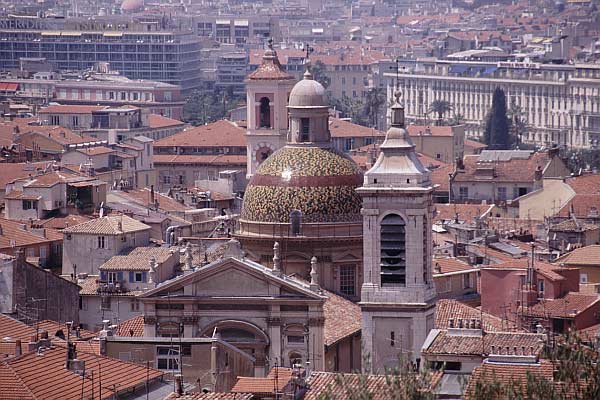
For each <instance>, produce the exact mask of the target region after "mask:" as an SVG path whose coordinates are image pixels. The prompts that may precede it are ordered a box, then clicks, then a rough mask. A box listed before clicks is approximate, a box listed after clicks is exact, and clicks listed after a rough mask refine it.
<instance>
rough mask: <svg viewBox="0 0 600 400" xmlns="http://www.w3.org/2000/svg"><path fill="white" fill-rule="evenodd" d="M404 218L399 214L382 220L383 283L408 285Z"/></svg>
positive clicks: (381, 263) (381, 264) (381, 262)
mask: <svg viewBox="0 0 600 400" xmlns="http://www.w3.org/2000/svg"><path fill="white" fill-rule="evenodd" d="M405 232H406V231H405V223H404V219H403V218H402V217H401V216H399V215H397V214H389V215H386V216H385V217H384V218H383V220H382V221H381V261H380V266H381V285H382V286H386V285H388V286H398V285H401V286H405V285H406V242H405V240H406V233H405Z"/></svg>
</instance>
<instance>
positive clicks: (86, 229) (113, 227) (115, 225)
mask: <svg viewBox="0 0 600 400" xmlns="http://www.w3.org/2000/svg"><path fill="white" fill-rule="evenodd" d="M147 229H150V227H149V226H148V225H146V224H143V223H141V222H139V221H137V220H135V219H133V218H130V217H128V216H126V215H120V216H114V217H113V216H107V217H102V218H96V219H93V220H91V221H88V222H84V223H82V224H78V225H74V226H70V227H68V228H65V229H63V232H64V233H88V234H94V235H95V234H100V235H120V234H123V233H131V232H139V231H144V230H147Z"/></svg>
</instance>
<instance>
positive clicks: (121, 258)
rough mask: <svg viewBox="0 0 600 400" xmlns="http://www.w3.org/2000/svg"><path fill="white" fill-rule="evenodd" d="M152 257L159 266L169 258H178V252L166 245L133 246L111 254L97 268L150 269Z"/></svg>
mask: <svg viewBox="0 0 600 400" xmlns="http://www.w3.org/2000/svg"><path fill="white" fill-rule="evenodd" d="M152 257H154V258H155V259H156V263H157V265H159V266H160V264H163V263H164V262H166V261H167V260H169V258H174V259H179V254H176V253H174V252H172V251H171V249H170V248H167V247H135V248H133V249H131V250H128V251H126V252H124V253H123V254H120V255H117V256H112V257H111V258H109V259H108V260H107V261H106V262H104V263H103V264H102V265H100V266H99V267H98V269H99V270H100V271H113V270H114V271H150V259H151V258H152Z"/></svg>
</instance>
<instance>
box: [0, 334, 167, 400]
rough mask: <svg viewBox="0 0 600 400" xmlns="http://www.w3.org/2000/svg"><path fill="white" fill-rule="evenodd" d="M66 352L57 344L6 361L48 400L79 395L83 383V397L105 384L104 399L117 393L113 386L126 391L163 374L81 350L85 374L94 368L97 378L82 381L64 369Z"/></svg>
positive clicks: (73, 373)
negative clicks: (40, 351) (40, 352)
mask: <svg viewBox="0 0 600 400" xmlns="http://www.w3.org/2000/svg"><path fill="white" fill-rule="evenodd" d="M66 354H67V350H66V348H65V347H63V346H62V345H55V346H54V347H52V348H49V349H45V350H43V351H42V354H41V355H38V353H37V352H32V353H27V354H24V355H23V356H21V357H17V358H13V359H10V360H8V361H6V364H7V365H8V366H9V367H10V368H11V369H12V370H13V371H14V373H15V374H16V375H17V377H18V378H19V379H20V381H21V382H22V384H23V386H24V387H26V388H27V389H29V391H30V392H31V393H32V394H33V396H34V398H36V399H45V400H53V399H72V398H79V397H80V396H81V391H82V386H83V397H84V398H88V397H90V396H91V394H92V391H94V393H96V394H98V393H100V392H99V389H100V385H102V398H112V397H113V396H115V395H116V393H115V392H114V389H113V388H117V392H120V393H124V392H127V391H128V390H131V389H133V388H135V387H137V386H138V385H142V384H144V382H145V381H146V376H147V375H148V376H149V377H150V380H151V381H155V380H157V379H159V378H160V377H162V375H163V372H161V371H158V370H156V369H154V368H150V369H149V370H147V368H146V367H145V366H142V365H136V364H133V363H128V362H124V361H121V360H117V359H114V358H108V357H103V356H99V355H97V354H92V353H88V352H85V351H78V352H77V356H78V359H80V360H83V361H84V362H85V369H86V375H87V374H90V375H89V376H91V373H92V371H93V372H94V378H95V379H94V380H93V381H92V380H91V379H90V378H87V379H83V380H82V378H81V376H80V375H79V374H77V373H75V372H72V371H69V370H67V369H66V368H65V358H66ZM100 370H101V372H102V373H101V374H100V373H99V371H100ZM82 382H83V384H82ZM92 382H93V383H92ZM92 384H93V385H94V386H93V387H92Z"/></svg>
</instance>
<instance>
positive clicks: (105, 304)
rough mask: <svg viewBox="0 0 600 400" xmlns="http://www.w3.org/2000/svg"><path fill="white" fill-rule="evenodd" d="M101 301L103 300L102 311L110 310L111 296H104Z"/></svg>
mask: <svg viewBox="0 0 600 400" xmlns="http://www.w3.org/2000/svg"><path fill="white" fill-rule="evenodd" d="M100 299H101V303H100V309H102V310H110V297H109V296H102V297H101V298H100Z"/></svg>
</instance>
